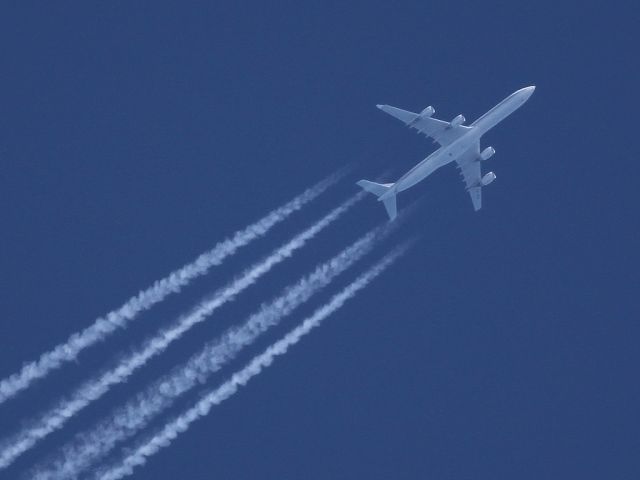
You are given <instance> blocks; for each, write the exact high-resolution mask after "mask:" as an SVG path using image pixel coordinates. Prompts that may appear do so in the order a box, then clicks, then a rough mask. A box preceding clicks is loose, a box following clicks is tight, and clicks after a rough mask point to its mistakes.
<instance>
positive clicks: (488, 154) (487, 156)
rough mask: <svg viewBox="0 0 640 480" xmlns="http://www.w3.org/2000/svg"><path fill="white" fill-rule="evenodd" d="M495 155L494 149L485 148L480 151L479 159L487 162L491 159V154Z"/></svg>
mask: <svg viewBox="0 0 640 480" xmlns="http://www.w3.org/2000/svg"><path fill="white" fill-rule="evenodd" d="M494 153H496V149H495V148H493V147H487V148H485V149H484V150H482V153H481V154H480V158H481V159H482V160H489V159H490V158H491V157H493V154H494Z"/></svg>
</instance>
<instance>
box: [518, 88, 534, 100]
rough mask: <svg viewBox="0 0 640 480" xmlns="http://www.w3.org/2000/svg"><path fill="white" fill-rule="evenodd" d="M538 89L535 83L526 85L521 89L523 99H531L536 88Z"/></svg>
mask: <svg viewBox="0 0 640 480" xmlns="http://www.w3.org/2000/svg"><path fill="white" fill-rule="evenodd" d="M535 89H536V87H535V85H531V86H530V87H524V88H522V89H520V92H521V95H522V101H526V100H528V99H529V97H530V96H531V95H533V92H534V90H535Z"/></svg>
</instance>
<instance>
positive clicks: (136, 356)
mask: <svg viewBox="0 0 640 480" xmlns="http://www.w3.org/2000/svg"><path fill="white" fill-rule="evenodd" d="M363 197H364V195H361V194H360V193H358V194H355V195H353V196H351V197H350V198H349V199H347V200H346V201H344V202H343V203H342V204H341V205H340V206H338V207H336V208H334V209H333V210H332V211H330V212H329V213H328V214H327V215H325V216H324V217H323V218H321V219H320V220H318V221H317V222H316V223H315V224H313V225H312V226H310V227H309V228H307V229H306V230H304V231H303V232H301V233H299V234H298V235H296V236H295V237H293V238H292V239H291V240H290V241H289V242H287V243H285V244H284V245H283V246H281V247H279V248H277V249H276V250H275V251H274V252H273V253H271V254H270V255H269V256H268V257H266V258H265V259H263V260H261V261H259V262H258V263H256V264H255V265H253V266H251V267H250V268H248V269H246V270H245V271H244V272H243V274H242V275H240V276H239V277H237V278H236V279H235V280H234V281H232V282H231V283H229V284H228V285H226V286H224V287H222V288H220V289H219V290H218V291H216V292H214V293H213V294H212V295H211V296H209V297H208V298H206V299H205V300H203V301H201V302H200V303H199V304H198V305H197V306H196V307H195V308H193V309H192V310H191V311H190V312H189V313H188V314H186V315H183V316H182V317H180V318H179V319H178V321H177V322H175V323H174V324H173V325H172V326H170V327H168V328H165V329H162V330H160V332H159V333H158V334H156V335H155V336H153V337H152V338H150V339H148V340H146V341H145V342H144V344H143V346H142V347H141V348H140V349H138V350H137V351H134V352H133V353H131V354H129V355H128V356H127V357H126V358H125V359H123V360H122V361H121V362H119V364H118V365H117V366H116V367H114V368H113V369H111V370H108V371H106V372H104V373H103V374H102V375H100V376H99V377H98V378H96V379H91V380H89V381H87V382H85V383H84V384H82V385H81V386H80V387H79V388H78V389H76V391H75V392H74V393H73V394H72V395H70V396H69V397H67V398H65V399H63V400H62V401H60V402H59V403H58V404H57V405H56V406H55V407H53V408H52V409H50V410H49V411H47V412H46V413H44V414H43V415H41V417H40V418H39V420H37V421H36V422H34V423H32V424H31V426H30V427H27V428H23V429H22V430H21V431H20V432H18V433H17V434H16V435H14V436H13V437H10V438H8V439H6V440H5V441H3V442H2V447H1V448H0V452H1V453H0V469H3V468H6V467H8V466H9V465H10V464H11V463H13V461H14V460H15V459H16V458H17V457H18V456H20V455H21V454H22V453H24V452H25V451H27V450H28V449H30V448H31V447H33V446H34V445H35V444H36V443H37V442H38V441H39V440H41V439H43V438H44V437H46V436H47V435H49V434H50V433H52V432H54V431H55V430H58V429H59V428H62V426H63V425H64V424H65V423H66V422H67V420H69V419H70V418H71V417H73V416H74V415H75V414H76V413H78V412H79V411H80V410H82V409H83V408H85V407H86V406H88V405H89V404H90V403H91V402H93V401H95V400H97V399H99V398H100V397H101V396H102V395H104V394H105V393H106V392H107V391H109V388H111V387H112V386H113V385H115V384H118V383H121V382H123V381H125V380H126V379H127V378H128V377H129V376H130V375H131V374H132V373H133V372H134V371H136V370H137V369H139V368H140V367H142V366H143V365H145V364H146V363H147V362H148V361H149V359H151V358H152V357H154V356H156V355H158V354H160V353H161V352H163V351H164V350H165V349H166V348H167V347H168V346H169V345H170V344H171V343H172V342H174V341H176V340H178V339H179V338H180V337H181V336H182V335H183V334H184V333H186V332H187V331H188V330H189V329H190V328H191V327H193V326H194V325H196V324H197V323H200V322H202V321H204V320H205V319H206V318H207V317H208V316H209V315H211V314H212V313H213V312H214V311H215V310H217V309H218V308H219V307H221V306H222V305H224V304H225V303H227V302H229V301H231V300H233V299H235V297H236V296H237V295H238V294H239V293H241V292H242V291H243V290H245V289H246V288H247V287H249V286H250V285H252V284H254V283H255V282H256V281H257V280H258V279H259V278H260V277H262V276H263V275H265V274H266V273H267V272H269V271H270V270H271V269H272V268H273V267H274V266H275V265H277V264H278V263H280V262H282V261H284V260H285V259H286V258H288V257H290V256H291V255H292V254H293V253H294V252H295V251H296V250H298V249H300V248H302V247H303V246H304V245H305V244H306V243H307V242H308V241H309V240H311V239H312V238H314V237H315V236H316V235H317V234H318V233H320V232H321V231H322V230H323V229H325V228H327V227H328V226H329V225H331V224H332V223H333V222H335V221H336V220H338V219H339V218H340V217H341V216H342V215H344V214H345V213H346V212H347V211H349V209H351V207H353V206H354V205H355V204H356V203H357V202H358V201H360V200H362V198H363Z"/></svg>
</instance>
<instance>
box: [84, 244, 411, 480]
mask: <svg viewBox="0 0 640 480" xmlns="http://www.w3.org/2000/svg"><path fill="white" fill-rule="evenodd" d="M408 248H409V244H403V245H401V246H400V247H398V248H396V249H395V250H393V251H392V252H391V253H390V254H388V255H387V256H386V257H384V258H383V259H382V260H381V261H380V262H379V263H378V264H377V265H375V266H374V267H372V268H371V269H369V270H368V271H366V272H365V273H364V274H362V275H361V276H360V277H358V278H357V279H356V280H355V281H354V282H353V283H351V284H350V285H348V286H347V287H346V288H345V289H344V290H342V291H341V292H340V293H338V294H337V295H335V296H334V297H333V298H332V299H331V300H330V301H329V303H327V304H325V305H324V306H322V307H320V308H319V309H318V310H316V311H315V312H314V313H313V314H312V315H311V316H310V317H308V318H307V319H305V320H304V321H303V322H302V324H300V325H299V326H298V327H296V328H295V329H293V330H292V331H290V332H289V333H288V334H287V335H286V336H284V337H283V338H282V339H280V340H279V341H277V342H276V343H274V344H272V345H271V346H270V347H268V348H267V350H266V351H265V352H264V353H262V354H260V355H258V356H257V357H254V358H253V360H251V362H250V363H249V364H248V365H247V366H246V367H244V368H243V369H242V370H240V371H238V372H236V373H235V374H233V376H232V377H231V378H230V379H229V380H227V381H226V382H224V383H223V384H222V385H220V386H219V387H218V388H216V389H215V390H212V391H210V392H209V393H207V394H206V395H204V396H203V397H202V398H201V399H200V401H198V402H197V403H196V404H195V405H194V406H193V407H191V408H190V409H188V410H186V411H185V412H184V413H182V414H181V415H179V416H178V417H176V418H175V419H173V420H172V421H170V422H169V423H167V424H166V425H165V426H164V427H163V428H162V429H161V430H160V431H159V432H157V433H156V434H154V435H152V436H150V437H148V438H147V439H145V440H144V441H143V442H141V443H140V444H139V445H138V446H137V447H136V448H135V449H134V450H133V452H132V453H129V454H128V455H127V456H126V457H125V458H124V459H123V461H122V463H121V464H119V465H117V466H114V467H112V468H110V469H102V470H101V471H99V472H97V473H96V475H95V477H94V478H96V479H100V480H118V479H120V478H122V477H125V476H127V475H131V474H132V473H133V470H134V469H135V468H136V467H138V466H141V465H144V464H145V463H146V462H147V460H148V459H149V457H151V456H152V455H155V454H156V453H158V452H159V451H160V450H161V449H162V448H164V447H168V446H169V445H171V442H172V441H173V440H174V439H175V438H176V437H177V436H178V435H180V434H181V433H183V432H185V431H186V430H187V429H188V428H189V427H190V426H191V424H192V423H193V422H195V421H196V420H198V419H199V418H202V417H204V416H205V415H207V414H208V413H209V411H210V410H211V408H212V407H213V406H215V405H218V404H219V403H221V402H223V401H224V400H226V399H227V398H229V397H231V396H232V395H233V394H234V393H236V392H237V391H238V389H239V388H240V387H242V386H244V385H246V384H247V382H249V380H251V378H253V377H255V376H256V375H258V374H259V373H260V372H262V370H263V369H264V368H266V367H268V366H269V365H271V363H273V361H274V359H275V358H276V357H277V356H279V355H284V354H285V353H286V352H287V350H288V349H289V348H290V347H291V346H293V345H295V344H296V343H298V342H299V341H300V339H301V338H302V337H303V336H305V335H306V334H308V333H309V332H310V331H311V330H312V329H314V328H315V327H317V326H319V325H320V323H321V322H322V321H323V320H324V319H325V318H326V317H328V316H329V315H330V314H332V313H333V312H335V311H336V310H337V309H339V308H340V307H341V306H342V305H344V303H345V302H346V301H347V300H348V299H350V298H352V297H353V296H354V295H355V294H356V293H357V292H358V291H359V290H361V289H363V288H364V287H366V286H367V285H368V284H369V283H370V282H371V281H372V280H373V279H374V278H375V277H377V276H378V275H380V274H381V273H382V272H383V271H384V270H385V269H386V268H387V267H388V266H390V265H391V264H392V263H393V262H394V261H395V260H396V259H397V258H398V257H400V256H401V255H402V254H404V253H405V252H406V250H407V249H408Z"/></svg>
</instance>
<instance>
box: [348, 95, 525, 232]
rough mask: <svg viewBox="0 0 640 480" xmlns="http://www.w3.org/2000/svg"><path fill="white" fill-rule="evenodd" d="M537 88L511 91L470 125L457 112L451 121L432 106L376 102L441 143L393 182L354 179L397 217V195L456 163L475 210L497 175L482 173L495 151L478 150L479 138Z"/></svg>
mask: <svg viewBox="0 0 640 480" xmlns="http://www.w3.org/2000/svg"><path fill="white" fill-rule="evenodd" d="M535 89H536V87H535V86H530V87H525V88H521V89H520V90H518V91H516V92H514V93H512V94H511V95H509V96H508V97H507V98H505V99H504V100H503V101H501V102H500V103H499V104H498V105H496V106H495V107H493V108H492V109H491V110H489V111H488V112H487V113H485V114H484V115H482V116H481V117H480V118H478V119H477V120H476V121H475V122H473V123H472V124H471V125H469V126H465V125H464V122H465V118H464V117H463V116H462V115H458V116H457V117H455V118H454V119H453V120H451V121H450V122H445V121H443V120H438V119H435V118H432V116H433V114H434V113H435V109H434V108H433V107H432V106H429V107H427V108H425V109H424V110H422V111H421V112H420V113H413V112H408V111H406V110H402V109H400V108H396V107H392V106H389V105H376V106H377V107H378V108H379V109H380V110H382V111H383V112H385V113H388V114H389V115H392V116H394V117H396V118H397V119H398V120H400V121H402V122H404V123H405V124H406V125H407V126H409V127H410V128H415V129H416V130H417V131H418V133H422V134H424V135H426V136H427V137H430V138H432V139H433V142H434V143H438V144H440V148H438V150H436V151H435V152H433V153H432V154H431V155H429V156H428V157H427V158H425V159H424V160H422V161H421V162H420V163H418V164H417V165H416V166H415V167H413V168H412V169H411V170H409V171H408V172H407V173H405V174H404V175H403V176H402V177H400V179H399V180H398V181H397V182H395V183H385V184H381V183H375V182H370V181H368V180H360V181H359V182H357V185H359V186H360V187H361V188H363V189H364V190H366V191H367V192H370V193H373V194H374V195H376V196H377V197H378V201H381V202H382V203H383V204H384V206H385V209H386V210H387V214H388V215H389V219H390V220H393V219H394V218H396V215H397V210H396V195H397V194H398V193H399V192H402V191H403V190H406V189H408V188H410V187H413V186H414V185H415V184H416V183H418V182H420V181H422V180H424V179H425V178H426V177H428V176H429V175H431V174H432V173H433V172H434V171H436V170H437V169H438V168H440V167H442V166H444V165H447V164H449V163H451V162H454V161H455V162H456V163H457V165H458V169H459V170H460V174H461V175H462V179H463V180H464V183H465V186H466V189H467V191H468V192H469V195H471V202H472V203H473V208H474V210H475V211H478V210H480V208H481V207H482V187H486V186H487V185H489V184H490V183H491V182H493V181H494V180H495V179H496V174H495V173H493V172H489V173H487V174H485V175H484V176H482V174H481V170H480V162H482V161H484V160H489V158H491V157H492V156H493V154H494V153H496V151H495V149H494V148H493V147H487V148H485V149H484V150H482V151H480V137H481V136H482V135H484V134H485V133H486V132H487V131H489V130H490V129H491V128H493V127H494V126H496V125H497V124H498V123H500V122H501V121H502V120H504V119H505V118H506V117H507V116H509V115H511V114H512V113H513V112H514V111H516V110H517V109H518V108H520V107H521V106H522V105H523V104H524V103H525V102H526V101H527V100H528V99H529V97H530V96H531V95H533V91H534V90H535Z"/></svg>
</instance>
